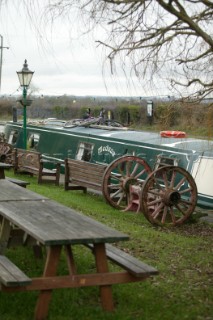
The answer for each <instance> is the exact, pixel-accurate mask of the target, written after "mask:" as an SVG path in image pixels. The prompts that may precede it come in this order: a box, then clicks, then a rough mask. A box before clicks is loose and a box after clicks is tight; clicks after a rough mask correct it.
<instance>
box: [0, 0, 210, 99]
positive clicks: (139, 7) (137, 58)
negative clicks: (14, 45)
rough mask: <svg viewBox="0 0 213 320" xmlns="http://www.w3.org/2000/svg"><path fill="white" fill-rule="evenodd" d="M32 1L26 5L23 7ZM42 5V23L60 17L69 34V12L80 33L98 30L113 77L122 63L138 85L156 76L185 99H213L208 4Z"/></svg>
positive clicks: (116, 1) (53, 0)
mask: <svg viewBox="0 0 213 320" xmlns="http://www.w3.org/2000/svg"><path fill="white" fill-rule="evenodd" d="M0 1H1V0H0ZM8 1H10V0H8ZM23 1H24V0H23ZM34 1H35V0H34ZM34 1H33V2H34ZM31 2H32V0H29V1H26V0H25V1H24V3H25V5H26V6H29V5H30V3H31ZM37 2H39V0H37ZM42 3H43V8H45V10H43V17H44V21H45V22H47V21H48V19H49V21H51V22H52V23H54V20H55V19H57V18H58V17H67V18H68V19H69V21H70V30H71V32H72V27H73V20H72V14H73V10H78V12H79V14H80V16H81V19H79V21H80V23H79V29H80V30H82V24H84V31H83V32H85V27H86V28H87V31H91V29H93V30H95V29H98V30H100V28H102V29H101V30H102V32H98V33H97V38H96V42H97V44H98V45H99V46H102V47H103V48H104V49H105V56H106V60H107V61H109V64H110V68H111V72H112V73H115V72H116V66H117V65H118V61H121V62H122V66H123V69H124V71H125V73H126V72H127V70H129V69H128V68H126V67H127V65H128V66H129V65H130V64H131V69H130V75H132V74H133V73H134V74H135V75H136V76H137V77H138V79H139V81H140V80H141V79H146V80H147V81H151V82H152V81H153V79H154V77H155V76H157V77H158V78H162V79H164V80H165V81H167V84H168V87H169V88H170V89H175V90H177V91H178V92H180V93H182V95H183V96H184V95H185V96H188V97H189V96H190V97H193V98H196V99H202V98H205V97H213V82H212V79H213V3H212V1H211V0H60V1H58V0H44V1H42ZM44 3H45V4H44ZM31 5H32V4H31ZM80 32H81V31H80Z"/></svg>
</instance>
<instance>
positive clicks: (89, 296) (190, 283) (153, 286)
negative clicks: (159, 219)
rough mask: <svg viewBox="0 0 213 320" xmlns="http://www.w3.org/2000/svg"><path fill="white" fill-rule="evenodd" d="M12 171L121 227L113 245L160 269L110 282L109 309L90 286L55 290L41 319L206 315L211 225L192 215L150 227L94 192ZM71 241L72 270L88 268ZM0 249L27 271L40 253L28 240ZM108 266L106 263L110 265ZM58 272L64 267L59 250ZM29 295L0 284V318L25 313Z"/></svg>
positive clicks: (209, 310) (31, 303) (30, 305)
mask: <svg viewBox="0 0 213 320" xmlns="http://www.w3.org/2000/svg"><path fill="white" fill-rule="evenodd" d="M7 175H8V176H13V174H12V173H11V172H8V174H7ZM17 178H18V179H22V180H26V181H29V182H30V185H29V186H28V188H29V189H31V190H33V191H35V192H37V193H40V194H42V195H45V196H47V197H49V198H51V199H54V200H55V201H58V202H60V203H62V204H64V205H66V206H68V207H72V208H74V209H76V210H77V211H79V212H83V214H85V215H88V216H90V217H92V218H94V219H96V220H98V221H100V222H102V223H105V224H106V225H108V226H110V227H113V228H115V229H117V230H120V231H122V232H124V233H126V234H128V235H129V236H130V241H126V242H123V243H122V242H121V243H120V244H119V245H120V247H121V248H122V249H124V250H126V251H127V252H129V253H130V254H132V255H133V256H135V257H137V258H138V259H141V260H142V261H144V262H146V263H148V264H150V265H152V266H154V267H156V268H157V269H158V270H159V272H160V273H159V275H158V276H154V277H153V278H150V279H148V280H146V281H144V282H138V283H131V284H120V285H115V286H113V297H114V302H115V305H116V309H115V311H114V312H113V313H107V312H103V311H102V309H101V306H100V301H99V292H98V288H96V287H91V288H81V289H62V290H55V291H54V293H53V297H52V301H51V305H50V310H49V317H48V320H77V319H78V320H79V319H80V320H81V319H82V320H118V319H119V320H133V319H140V320H141V319H143V320H171V319H173V320H184V319H188V320H204V319H205V320H210V319H213V305H212V301H213V283H212V282H213V281H212V273H213V270H212V262H213V255H212V236H213V225H210V224H207V223H204V222H201V221H196V222H194V223H188V224H185V225H183V226H180V227H175V228H170V229H168V228H163V227H154V226H152V225H151V224H150V223H149V222H148V221H147V220H146V219H145V218H144V216H143V215H142V214H135V213H123V212H119V211H118V210H116V209H114V208H111V207H110V206H109V205H107V204H106V203H105V202H104V200H103V198H102V196H99V195H97V194H91V193H90V194H83V193H82V192H81V191H75V192H74V191H68V192H65V191H64V190H63V186H60V187H56V186H54V185H51V184H48V185H47V184H46V185H38V184H37V182H36V178H31V177H27V176H24V177H23V175H22V176H21V175H18V176H17ZM74 249H75V250H74V253H75V257H76V259H77V267H78V270H79V272H87V270H88V268H89V270H90V271H91V270H92V271H95V264H94V260H93V257H92V255H91V253H90V252H89V251H88V250H86V249H85V248H82V247H78V246H76V247H75V248H74ZM6 254H7V256H9V257H10V258H11V259H12V260H13V261H15V262H16V263H17V265H19V266H20V267H21V268H22V269H23V270H24V271H25V272H27V273H28V274H29V275H31V276H34V275H40V274H41V273H42V268H43V262H44V261H43V260H36V259H35V258H34V256H33V253H32V249H31V248H30V247H16V248H9V249H7V252H6ZM116 268H117V267H114V266H113V265H110V269H111V270H114V269H116ZM60 272H61V273H62V274H63V273H64V274H65V273H66V272H67V270H66V264H65V259H64V256H63V257H62V260H61V264H60ZM37 296H38V293H37V292H27V293H25V292H23V293H14V294H13V293H10V294H9V293H8V294H7V293H2V292H0V319H1V320H13V319H15V320H30V319H33V311H34V307H35V303H36V298H37Z"/></svg>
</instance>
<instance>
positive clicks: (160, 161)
mask: <svg viewBox="0 0 213 320" xmlns="http://www.w3.org/2000/svg"><path fill="white" fill-rule="evenodd" d="M178 161H179V160H178V159H177V158H169V157H164V156H161V155H158V156H157V161H156V163H155V168H154V170H157V169H159V168H162V167H165V166H178ZM161 175H162V173H156V177H157V178H158V179H162V181H163V177H162V176H161ZM167 178H168V180H171V178H172V173H171V174H170V176H168V177H167Z"/></svg>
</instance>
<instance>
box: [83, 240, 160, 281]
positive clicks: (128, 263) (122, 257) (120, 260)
mask: <svg viewBox="0 0 213 320" xmlns="http://www.w3.org/2000/svg"><path fill="white" fill-rule="evenodd" d="M86 246H87V247H88V248H90V249H91V250H93V245H92V244H89V245H86ZM106 255H107V257H108V258H109V259H110V260H111V261H112V262H114V263H115V264H117V265H119V266H120V267H122V268H123V269H125V270H127V271H128V272H129V273H131V274H132V275H133V276H135V277H145V278H146V277H150V276H154V275H157V274H158V273H159V272H158V271H157V269H155V268H154V267H152V266H150V265H148V264H146V263H144V262H142V261H140V260H138V259H136V258H134V257H133V256H131V255H130V254H128V253H126V252H125V251H123V250H120V249H118V248H116V247H114V246H112V245H110V244H106Z"/></svg>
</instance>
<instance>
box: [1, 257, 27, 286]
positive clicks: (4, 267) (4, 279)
mask: <svg viewBox="0 0 213 320" xmlns="http://www.w3.org/2000/svg"><path fill="white" fill-rule="evenodd" d="M0 282H1V283H2V284H3V285H5V286H6V287H14V286H25V285H27V284H30V283H31V282H32V280H31V279H30V278H28V276H27V275H25V274H24V273H23V272H22V271H21V270H20V269H19V268H18V267H17V266H16V265H15V264H13V263H12V261H10V260H9V259H8V258H7V257H5V256H2V255H1V256H0Z"/></svg>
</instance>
